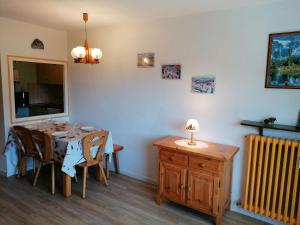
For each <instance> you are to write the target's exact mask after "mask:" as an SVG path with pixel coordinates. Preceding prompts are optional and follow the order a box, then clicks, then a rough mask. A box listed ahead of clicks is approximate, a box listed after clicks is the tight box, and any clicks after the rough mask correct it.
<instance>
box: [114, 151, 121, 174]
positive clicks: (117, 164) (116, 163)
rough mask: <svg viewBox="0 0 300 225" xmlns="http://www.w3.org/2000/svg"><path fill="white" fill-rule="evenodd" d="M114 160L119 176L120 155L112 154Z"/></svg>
mask: <svg viewBox="0 0 300 225" xmlns="http://www.w3.org/2000/svg"><path fill="white" fill-rule="evenodd" d="M112 155H113V159H114V164H115V173H116V174H119V172H120V171H119V159H118V154H117V153H116V152H113V153H112Z"/></svg>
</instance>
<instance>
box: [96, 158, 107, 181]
mask: <svg viewBox="0 0 300 225" xmlns="http://www.w3.org/2000/svg"><path fill="white" fill-rule="evenodd" d="M98 166H99V170H100V173H101V175H102V178H103V180H104V183H105V186H108V183H107V179H106V176H105V173H104V169H103V166H102V161H101V162H99V164H98Z"/></svg>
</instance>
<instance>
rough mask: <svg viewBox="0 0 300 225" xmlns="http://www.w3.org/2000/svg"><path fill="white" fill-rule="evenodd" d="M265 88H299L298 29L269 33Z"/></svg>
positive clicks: (299, 32) (299, 34)
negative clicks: (295, 30) (296, 30)
mask: <svg viewBox="0 0 300 225" xmlns="http://www.w3.org/2000/svg"><path fill="white" fill-rule="evenodd" d="M265 87H266V88H293V89H299V88H300V31H298V32H289V33H278V34H270V36H269V51H268V61H267V73H266V81H265Z"/></svg>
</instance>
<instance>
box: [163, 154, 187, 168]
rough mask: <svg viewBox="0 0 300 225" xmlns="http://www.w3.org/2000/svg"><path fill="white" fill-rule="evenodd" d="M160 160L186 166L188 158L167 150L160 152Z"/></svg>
mask: <svg viewBox="0 0 300 225" xmlns="http://www.w3.org/2000/svg"><path fill="white" fill-rule="evenodd" d="M160 160H161V161H163V162H168V163H172V164H176V165H180V166H187V165H188V156H187V155H184V154H180V153H174V152H170V151H167V150H161V151H160Z"/></svg>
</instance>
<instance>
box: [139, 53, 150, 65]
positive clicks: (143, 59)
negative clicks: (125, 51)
mask: <svg viewBox="0 0 300 225" xmlns="http://www.w3.org/2000/svg"><path fill="white" fill-rule="evenodd" d="M137 60H138V61H137V66H138V67H140V68H149V67H154V53H139V54H138V55H137Z"/></svg>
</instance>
